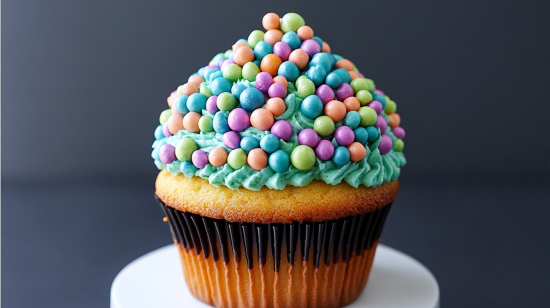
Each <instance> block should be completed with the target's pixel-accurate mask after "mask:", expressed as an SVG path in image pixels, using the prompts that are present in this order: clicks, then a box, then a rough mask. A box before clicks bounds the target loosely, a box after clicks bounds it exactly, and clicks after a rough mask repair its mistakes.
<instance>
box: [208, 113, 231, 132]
mask: <svg viewBox="0 0 550 308" xmlns="http://www.w3.org/2000/svg"><path fill="white" fill-rule="evenodd" d="M228 117H229V111H218V112H216V114H215V115H214V120H213V121H212V126H214V130H215V131H216V133H218V134H225V133H227V132H228V131H230V130H231V129H229V124H228V123H227V118H228Z"/></svg>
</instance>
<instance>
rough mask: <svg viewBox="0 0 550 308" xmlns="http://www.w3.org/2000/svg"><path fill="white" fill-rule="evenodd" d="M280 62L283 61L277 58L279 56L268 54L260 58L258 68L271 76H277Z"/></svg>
mask: <svg viewBox="0 0 550 308" xmlns="http://www.w3.org/2000/svg"><path fill="white" fill-rule="evenodd" d="M281 63H283V61H282V60H281V58H279V56H277V55H274V54H268V55H266V56H265V57H264V58H263V59H262V62H261V64H260V69H261V70H262V72H267V73H269V74H270V75H271V76H273V77H275V76H277V71H278V70H279V66H280V65H281Z"/></svg>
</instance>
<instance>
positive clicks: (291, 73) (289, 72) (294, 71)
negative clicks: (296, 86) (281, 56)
mask: <svg viewBox="0 0 550 308" xmlns="http://www.w3.org/2000/svg"><path fill="white" fill-rule="evenodd" d="M277 75H280V76H283V77H285V78H286V80H288V81H290V82H295V81H296V79H297V78H298V77H300V70H299V69H298V66H296V64H294V62H291V61H285V62H283V63H281V65H279V69H278V70H277Z"/></svg>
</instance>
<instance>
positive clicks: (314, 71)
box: [306, 65, 327, 87]
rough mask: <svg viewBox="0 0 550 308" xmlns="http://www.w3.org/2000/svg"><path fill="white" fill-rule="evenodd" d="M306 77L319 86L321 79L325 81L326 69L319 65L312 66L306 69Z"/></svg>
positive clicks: (321, 82)
mask: <svg viewBox="0 0 550 308" xmlns="http://www.w3.org/2000/svg"><path fill="white" fill-rule="evenodd" d="M306 75H307V78H309V79H310V80H311V81H313V83H314V84H315V86H317V87H318V86H320V85H321V84H323V81H325V78H326V77H327V71H326V70H325V69H324V68H323V67H322V66H320V65H316V66H312V67H311V68H310V69H309V70H308V71H307V74H306Z"/></svg>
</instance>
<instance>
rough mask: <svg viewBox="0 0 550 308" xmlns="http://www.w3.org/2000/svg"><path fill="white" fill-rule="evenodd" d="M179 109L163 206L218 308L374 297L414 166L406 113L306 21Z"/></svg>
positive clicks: (271, 37) (252, 38) (169, 139)
mask: <svg viewBox="0 0 550 308" xmlns="http://www.w3.org/2000/svg"><path fill="white" fill-rule="evenodd" d="M262 25H263V27H264V28H265V30H266V31H265V32H264V31H260V30H254V31H252V32H251V33H250V35H249V36H248V38H247V39H240V40H238V41H237V42H236V43H235V44H234V45H233V46H232V48H231V49H229V50H227V51H226V52H225V53H219V54H217V55H216V56H215V57H214V58H213V59H212V61H210V63H209V64H208V65H207V66H204V67H202V68H200V69H199V70H198V71H197V72H196V73H194V74H193V75H191V76H190V77H189V79H188V81H187V82H186V83H184V84H183V85H181V86H179V87H178V88H177V90H176V91H174V92H172V93H171V94H170V96H169V97H168V99H167V101H168V106H169V109H166V110H164V111H163V112H162V113H161V115H160V125H159V126H158V127H157V128H156V130H155V138H156V140H155V142H154V143H153V153H152V157H153V159H154V162H155V165H156V166H157V168H158V169H159V170H160V173H159V175H158V177H157V180H156V198H157V201H158V203H159V204H160V206H161V208H162V210H163V212H164V214H165V218H164V220H165V221H167V222H168V224H169V225H170V229H171V231H172V238H173V240H174V243H175V244H176V245H177V247H178V249H179V253H180V256H181V264H182V267H183V273H184V277H185V281H186V282H187V286H188V287H189V289H190V291H191V293H192V294H193V295H194V296H195V297H197V298H198V299H200V300H201V301H203V302H205V303H208V304H210V305H213V306H215V307H339V306H343V305H346V304H348V303H351V302H352V301H354V300H355V299H356V298H357V297H358V296H359V295H360V293H361V292H362V290H363V289H364V287H365V285H366V283H367V280H368V277H369V273H370V269H371V266H372V262H373V259H374V254H375V251H376V246H377V244H378V242H379V239H380V234H381V232H382V228H383V226H384V221H385V219H386V217H387V215H388V212H389V209H390V207H391V205H392V203H393V201H394V200H395V198H396V196H397V193H398V191H399V182H398V180H397V179H398V177H399V174H400V171H401V167H402V166H403V165H405V162H406V161H405V157H404V156H403V153H402V150H403V147H404V143H403V140H402V139H403V138H404V136H405V131H404V130H403V128H401V127H400V117H399V115H398V114H397V113H396V104H395V102H393V101H392V100H391V99H390V98H389V97H388V96H387V95H385V94H384V92H382V91H381V90H380V89H377V88H376V86H375V84H374V82H373V81H372V80H371V79H368V78H366V77H365V76H364V75H363V74H362V73H361V72H360V71H359V70H358V69H357V67H356V66H355V65H354V64H353V63H352V62H351V61H350V60H348V59H345V58H343V57H342V56H339V55H336V54H332V53H331V49H330V47H329V45H328V44H327V43H326V42H324V41H323V40H322V39H320V38H319V37H318V36H315V35H314V31H313V29H312V28H311V27H309V26H307V25H306V24H305V21H304V19H303V18H302V17H301V16H300V15H298V14H295V13H288V14H286V15H284V16H283V17H282V18H279V16H278V15H277V14H274V13H269V14H267V15H265V16H264V18H263V20H262Z"/></svg>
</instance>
